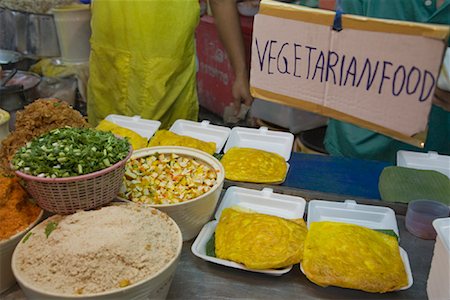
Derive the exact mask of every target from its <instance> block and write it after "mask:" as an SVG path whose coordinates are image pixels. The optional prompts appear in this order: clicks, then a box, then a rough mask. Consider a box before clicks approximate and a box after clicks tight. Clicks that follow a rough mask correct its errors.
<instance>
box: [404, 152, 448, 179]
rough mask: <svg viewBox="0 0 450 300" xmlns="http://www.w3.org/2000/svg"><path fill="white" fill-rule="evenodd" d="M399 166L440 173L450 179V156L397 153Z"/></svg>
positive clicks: (434, 153)
mask: <svg viewBox="0 0 450 300" xmlns="http://www.w3.org/2000/svg"><path fill="white" fill-rule="evenodd" d="M397 166H399V167H406V168H413V169H419V170H434V171H438V172H440V173H442V174H444V175H446V176H447V177H448V178H450V156H448V155H441V154H438V153H437V152H434V151H429V152H428V153H421V152H414V151H405V150H400V151H397Z"/></svg>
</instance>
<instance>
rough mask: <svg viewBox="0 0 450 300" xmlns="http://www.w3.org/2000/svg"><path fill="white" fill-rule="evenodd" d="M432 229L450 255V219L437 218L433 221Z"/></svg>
mask: <svg viewBox="0 0 450 300" xmlns="http://www.w3.org/2000/svg"><path fill="white" fill-rule="evenodd" d="M433 227H434V229H435V230H436V232H437V235H438V237H439V238H440V239H441V240H442V243H443V244H444V245H445V248H446V250H447V251H448V252H449V253H450V218H439V219H436V220H434V221H433Z"/></svg>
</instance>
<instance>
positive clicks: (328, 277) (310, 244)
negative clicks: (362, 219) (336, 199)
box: [302, 222, 408, 293]
mask: <svg viewBox="0 0 450 300" xmlns="http://www.w3.org/2000/svg"><path fill="white" fill-rule="evenodd" d="M302 267H303V270H304V272H305V274H306V277H308V279H309V280H311V281H312V282H314V283H316V284H318V285H320V286H329V285H333V286H339V287H343V288H351V289H358V290H363V291H366V292H372V293H385V292H390V291H395V290H398V289H400V288H401V287H404V286H406V285H408V278H407V275H406V271H405V267H404V265H403V261H402V259H401V256H400V251H399V246H398V242H397V239H396V238H395V237H393V236H390V235H387V234H384V233H380V232H377V231H375V230H372V229H369V228H365V227H362V226H358V225H352V224H346V223H337V222H314V223H312V224H311V226H310V228H309V232H308V236H307V238H306V241H305V253H304V257H303V262H302Z"/></svg>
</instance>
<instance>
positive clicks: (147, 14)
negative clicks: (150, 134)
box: [87, 0, 200, 128]
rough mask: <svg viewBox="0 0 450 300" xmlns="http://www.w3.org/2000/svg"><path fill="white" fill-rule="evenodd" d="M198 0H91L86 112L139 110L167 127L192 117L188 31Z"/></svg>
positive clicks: (93, 120)
mask: <svg viewBox="0 0 450 300" xmlns="http://www.w3.org/2000/svg"><path fill="white" fill-rule="evenodd" d="M199 11H200V8H199V4H198V0H141V1H108V0H95V1H93V4H92V20H91V27H92V36H91V56H90V61H89V63H90V75H89V83H88V100H87V112H88V119H89V123H90V124H91V125H93V126H96V125H97V124H98V122H100V121H101V120H102V119H104V118H105V117H106V116H107V115H109V114H121V115H128V116H133V115H140V116H141V117H142V118H146V119H153V120H159V121H161V123H162V124H161V127H162V128H168V127H169V126H170V125H171V124H172V123H173V122H175V121H176V120H177V119H190V120H195V121H196V120H197V117H198V101H197V91H196V86H195V84H196V80H195V47H194V46H195V44H194V32H195V27H196V26H197V24H198V21H199Z"/></svg>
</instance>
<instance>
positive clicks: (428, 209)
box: [405, 200, 450, 240]
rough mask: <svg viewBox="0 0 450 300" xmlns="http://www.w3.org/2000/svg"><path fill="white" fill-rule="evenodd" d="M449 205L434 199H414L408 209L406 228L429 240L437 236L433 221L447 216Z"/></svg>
mask: <svg viewBox="0 0 450 300" xmlns="http://www.w3.org/2000/svg"><path fill="white" fill-rule="evenodd" d="M449 211H450V209H449V207H448V206H447V205H445V204H443V203H441V202H438V201H434V200H413V201H411V202H409V204H408V210H407V211H406V218H405V225H406V229H407V230H408V231H409V232H410V233H412V234H413V235H415V236H417V237H419V238H422V239H427V240H433V239H435V238H436V230H435V229H434V228H433V221H434V220H435V219H437V218H446V217H448V215H449Z"/></svg>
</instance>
